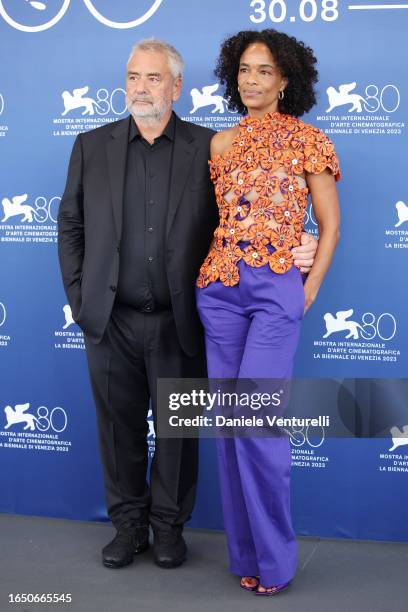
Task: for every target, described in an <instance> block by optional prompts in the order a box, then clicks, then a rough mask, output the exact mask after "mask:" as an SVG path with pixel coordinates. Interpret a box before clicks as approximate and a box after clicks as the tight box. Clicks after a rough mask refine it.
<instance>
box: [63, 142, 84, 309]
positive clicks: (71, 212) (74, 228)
mask: <svg viewBox="0 0 408 612" xmlns="http://www.w3.org/2000/svg"><path fill="white" fill-rule="evenodd" d="M82 173H83V152H82V140H81V135H80V134H79V135H78V136H77V138H76V140H75V142H74V146H73V149H72V153H71V159H70V162H69V168H68V176H67V182H66V185H65V190H64V194H63V196H62V199H61V203H60V207H59V212H58V257H59V263H60V267H61V273H62V281H63V284H64V289H65V293H66V294H67V298H68V302H69V305H70V307H71V310H72V316H73V318H74V320H75V319H76V317H77V316H78V313H79V309H80V307H81V280H82V264H83V259H84V251H85V235H84V206H83V204H84V198H83V184H82Z"/></svg>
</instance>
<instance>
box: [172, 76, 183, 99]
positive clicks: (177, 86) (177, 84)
mask: <svg viewBox="0 0 408 612" xmlns="http://www.w3.org/2000/svg"><path fill="white" fill-rule="evenodd" d="M182 84H183V80H182V78H181V77H177V79H175V81H174V85H173V102H176V101H177V100H178V99H179V97H180V96H181V87H182Z"/></svg>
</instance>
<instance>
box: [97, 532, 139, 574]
mask: <svg viewBox="0 0 408 612" xmlns="http://www.w3.org/2000/svg"><path fill="white" fill-rule="evenodd" d="M148 548H149V527H147V526H146V527H132V528H127V529H119V530H118V532H117V534H116V535H115V537H114V538H113V540H112V542H109V544H107V545H106V546H105V547H104V548H103V549H102V563H103V564H104V566H105V567H124V566H125V565H129V563H132V562H133V557H134V556H135V555H139V554H140V553H142V552H144V551H145V550H147V549H148Z"/></svg>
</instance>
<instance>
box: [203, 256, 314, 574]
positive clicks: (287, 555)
mask: <svg viewBox="0 0 408 612" xmlns="http://www.w3.org/2000/svg"><path fill="white" fill-rule="evenodd" d="M238 266H239V270H240V281H239V283H238V285H234V286H233V287H226V286H224V285H223V284H222V283H221V282H220V281H216V282H214V283H210V284H209V285H208V286H207V287H205V288H203V289H197V290H196V297H197V307H198V312H199V315H200V318H201V321H202V323H203V325H204V329H205V339H206V352H207V366H208V376H209V378H263V379H265V378H271V379H274V378H284V379H288V378H290V377H291V375H292V366H293V358H294V355H295V352H296V348H297V344H298V340H299V332H300V325H301V320H302V317H303V309H304V290H303V282H302V277H301V274H300V272H299V270H298V269H297V268H295V267H294V266H293V267H292V268H290V270H289V271H288V272H286V273H285V274H282V275H280V274H276V273H275V272H273V271H272V270H271V269H270V268H269V266H262V267H259V268H253V267H251V266H248V265H247V264H246V263H245V262H244V261H242V260H241V261H239V263H238ZM217 452H218V464H219V473H220V486H221V497H222V505H223V512H224V524H225V531H226V535H227V541H228V550H229V556H230V569H231V571H232V572H233V573H234V574H237V575H239V576H260V582H261V584H262V585H265V586H272V585H278V584H283V583H285V582H288V581H290V580H291V579H292V578H293V576H294V574H295V571H296V559H297V545H296V538H295V534H294V531H293V527H292V522H291V515H290V466H291V451H290V442H289V439H288V438H287V437H272V438H265V437H263V438H262V437H250V438H247V437H246V438H244V437H241V438H239V437H235V438H221V437H218V438H217Z"/></svg>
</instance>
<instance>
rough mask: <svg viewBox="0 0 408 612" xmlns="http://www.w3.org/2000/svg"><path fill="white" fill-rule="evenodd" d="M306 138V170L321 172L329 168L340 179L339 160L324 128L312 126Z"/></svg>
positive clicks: (336, 178) (312, 172) (313, 172)
mask: <svg viewBox="0 0 408 612" xmlns="http://www.w3.org/2000/svg"><path fill="white" fill-rule="evenodd" d="M305 140H306V142H305V148H304V155H305V162H304V169H305V170H306V172H310V173H311V174H320V172H323V170H325V169H326V168H328V169H329V170H330V172H331V173H332V175H333V176H334V178H335V180H336V181H338V180H340V177H341V172H340V166H339V160H338V158H337V154H336V151H335V149H334V144H333V143H332V141H331V140H330V138H329V137H328V136H326V134H325V133H324V132H323V131H322V130H319V129H318V128H311V129H310V131H308V134H307V136H306V139H305Z"/></svg>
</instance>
